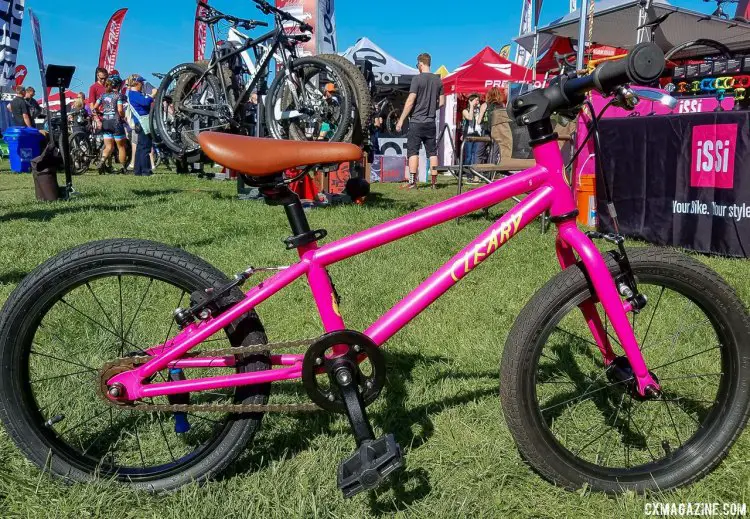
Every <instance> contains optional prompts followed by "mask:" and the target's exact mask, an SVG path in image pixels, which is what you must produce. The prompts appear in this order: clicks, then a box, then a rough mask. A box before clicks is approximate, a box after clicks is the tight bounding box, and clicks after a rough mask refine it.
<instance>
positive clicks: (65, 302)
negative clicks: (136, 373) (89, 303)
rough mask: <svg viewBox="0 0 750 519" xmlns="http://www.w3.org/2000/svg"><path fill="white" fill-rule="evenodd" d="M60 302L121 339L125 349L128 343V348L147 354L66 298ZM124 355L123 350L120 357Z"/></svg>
mask: <svg viewBox="0 0 750 519" xmlns="http://www.w3.org/2000/svg"><path fill="white" fill-rule="evenodd" d="M60 302H61V303H63V304H64V305H66V306H68V307H70V308H71V309H72V310H73V311H75V312H76V313H78V314H80V315H81V316H82V317H84V318H86V319H87V320H89V321H91V322H92V323H94V324H95V325H97V326H98V327H99V328H101V329H102V330H104V331H105V332H108V333H109V334H111V335H112V336H113V337H116V338H117V339H120V340H121V341H122V342H123V347H124V343H127V344H128V346H132V347H133V348H136V349H137V350H138V351H140V352H141V353H143V354H146V352H145V351H143V350H142V349H141V348H139V347H138V346H136V345H135V344H133V343H131V342H129V341H126V340H125V339H124V338H123V337H121V336H120V335H118V334H117V332H114V331H112V330H110V329H109V328H107V327H106V326H104V325H103V324H102V323H100V322H99V321H97V320H96V319H93V318H92V317H90V316H89V315H87V314H85V313H84V312H82V311H81V310H79V309H77V308H76V307H74V306H73V305H71V304H70V303H68V302H67V301H66V300H65V299H64V298H61V299H60ZM122 354H123V350H122V348H121V349H120V356H122Z"/></svg>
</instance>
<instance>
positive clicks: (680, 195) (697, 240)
mask: <svg viewBox="0 0 750 519" xmlns="http://www.w3.org/2000/svg"><path fill="white" fill-rule="evenodd" d="M600 135H601V144H602V157H601V163H602V168H603V169H604V174H605V175H606V178H607V180H608V185H609V187H610V190H611V192H612V198H613V200H614V204H615V209H616V210H617V215H618V219H619V223H620V232H621V233H622V234H625V235H627V236H632V237H636V238H640V239H643V240H646V241H648V242H651V243H655V244H658V245H669V246H674V247H683V248H687V249H692V250H695V251H699V252H707V253H715V254H721V255H727V256H736V257H745V258H747V257H750V255H749V254H750V112H716V113H702V114H682V115H668V116H641V117H628V118H623V119H605V120H602V121H601V122H600ZM597 179H598V180H597V217H598V221H599V228H600V230H602V231H604V232H611V231H614V228H613V226H612V221H611V218H610V216H609V213H608V211H607V201H606V197H605V192H604V182H603V176H602V173H601V171H597Z"/></svg>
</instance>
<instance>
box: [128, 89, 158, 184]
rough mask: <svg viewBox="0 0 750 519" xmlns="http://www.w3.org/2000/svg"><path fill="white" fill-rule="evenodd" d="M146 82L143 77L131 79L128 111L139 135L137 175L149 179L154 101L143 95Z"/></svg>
mask: <svg viewBox="0 0 750 519" xmlns="http://www.w3.org/2000/svg"><path fill="white" fill-rule="evenodd" d="M145 82H146V80H145V79H143V77H141V76H137V77H134V78H132V79H131V82H130V90H129V91H128V105H129V107H128V109H129V110H130V111H131V117H132V120H133V132H135V134H136V135H138V145H137V147H136V150H135V167H134V170H135V174H136V175H137V176H146V177H147V176H150V175H151V174H152V173H153V171H152V164H151V148H152V147H153V141H152V140H151V128H150V126H149V121H148V116H149V113H150V112H151V105H153V103H154V99H153V97H151V96H149V95H145V94H144V93H143V84H144V83H145Z"/></svg>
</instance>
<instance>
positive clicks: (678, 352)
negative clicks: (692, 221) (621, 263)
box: [501, 249, 750, 493]
mask: <svg viewBox="0 0 750 519" xmlns="http://www.w3.org/2000/svg"><path fill="white" fill-rule="evenodd" d="M630 261H631V265H632V268H633V273H634V274H635V277H636V279H637V281H638V287H639V289H640V290H641V291H642V292H643V293H644V294H645V295H646V296H647V297H648V300H649V303H648V305H647V306H646V308H645V309H643V310H642V311H641V312H640V313H639V314H631V316H630V318H631V323H632V326H633V328H634V330H635V333H636V338H637V340H638V343H639V345H640V347H641V351H642V353H643V356H644V358H645V360H646V365H647V366H648V367H649V369H650V371H651V373H652V374H653V375H654V376H655V378H656V379H657V380H658V382H659V384H660V385H661V387H662V394H661V395H660V396H659V397H657V398H641V397H639V396H638V394H637V392H636V391H635V389H634V388H635V384H634V379H633V377H632V371H629V370H630V366H629V364H628V362H627V358H626V357H625V355H624V352H623V350H622V348H621V347H620V346H619V344H618V342H617V340H616V337H615V336H614V334H613V333H611V330H609V324H608V322H607V318H606V315H605V314H604V312H603V310H602V309H601V306H600V305H599V303H598V301H597V300H596V297H595V296H594V295H593V294H592V292H591V290H590V288H589V283H588V281H587V278H586V275H585V273H584V270H583V268H582V267H581V266H576V267H572V268H569V269H567V270H565V271H564V272H562V273H560V274H559V275H558V276H557V277H556V278H554V279H553V280H552V281H550V283H548V284H547V285H546V286H545V287H543V288H542V289H541V290H540V291H539V292H538V293H537V294H536V295H535V296H534V298H533V299H532V301H531V302H530V303H529V304H528V306H527V307H526V308H525V309H524V310H523V312H522V313H521V314H520V315H519V317H518V319H517V320H516V323H515V325H514V326H513V329H512V330H511V332H510V335H509V337H508V341H507V343H506V346H505V351H504V354H503V362H502V369H501V380H502V384H501V396H502V402H503V412H504V414H505V418H506V422H507V424H508V427H509V429H510V431H511V433H512V434H513V437H514V439H515V440H516V443H517V445H518V448H519V450H520V451H521V454H522V455H523V457H524V458H525V459H526V460H527V461H528V462H529V463H530V464H531V465H532V466H533V467H534V468H536V469H537V470H538V471H539V472H540V473H541V474H542V475H543V476H544V477H546V478H547V479H549V480H551V481H553V482H555V483H556V484H559V485H561V486H563V487H565V488H567V489H570V490H573V489H577V488H580V487H582V486H584V485H588V486H589V487H590V488H592V489H593V490H597V491H604V492H608V493H616V492H623V491H626V490H634V491H637V492H643V491H646V490H657V489H658V490H667V489H670V488H674V487H677V486H682V485H686V484H689V483H691V482H693V481H695V480H696V479H698V478H700V477H702V476H704V475H706V474H707V473H708V472H709V471H711V470H712V469H713V468H714V467H716V465H717V464H718V463H719V462H720V461H721V460H722V459H723V458H724V456H726V454H727V452H728V450H729V448H730V446H731V445H732V444H733V443H734V441H735V440H736V439H737V437H738V436H739V434H740V433H741V431H742V429H743V428H744V426H745V424H746V422H747V419H748V410H749V409H750V319H749V318H748V314H747V311H746V309H745V307H744V305H743V304H742V302H741V301H740V300H739V298H738V297H737V295H736V294H735V293H734V291H733V290H732V289H731V288H730V287H729V286H727V285H726V283H725V282H724V281H723V280H722V279H721V278H720V277H719V276H718V275H717V274H716V273H714V272H713V271H711V270H709V269H708V268H706V267H705V266H703V265H702V264H700V263H698V262H696V261H694V260H692V259H691V258H689V257H687V256H685V255H683V254H678V253H676V252H672V251H667V250H660V249H635V250H633V251H632V252H631V253H630ZM609 264H610V265H609V266H610V271H611V272H612V273H613V274H614V273H617V272H618V267H617V264H616V263H615V262H614V261H613V260H612V259H611V258H610V262H609ZM589 303H591V304H593V305H594V307H595V308H596V309H597V311H598V312H599V315H600V317H601V319H602V322H603V323H604V325H605V328H606V329H607V330H606V331H607V333H608V336H609V340H610V342H611V344H612V347H613V349H614V351H615V353H616V354H618V355H620V357H618V359H617V361H615V362H612V363H611V364H609V365H608V366H606V365H605V364H604V362H603V359H602V355H601V353H600V352H599V350H598V348H597V345H596V344H595V343H594V341H593V339H592V335H591V332H590V331H589V329H588V326H587V323H586V321H585V319H584V318H583V314H582V312H581V311H580V310H579V306H580V305H582V304H589ZM628 374H629V376H628Z"/></svg>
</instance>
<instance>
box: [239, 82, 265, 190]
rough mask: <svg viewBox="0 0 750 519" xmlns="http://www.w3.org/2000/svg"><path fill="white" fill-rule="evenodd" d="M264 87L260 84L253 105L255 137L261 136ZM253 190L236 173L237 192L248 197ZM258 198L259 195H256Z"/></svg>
mask: <svg viewBox="0 0 750 519" xmlns="http://www.w3.org/2000/svg"><path fill="white" fill-rule="evenodd" d="M266 90H267V89H266V88H265V85H261V87H260V88H259V91H258V103H257V104H256V105H255V131H254V132H253V133H254V136H255V137H263V133H264V132H263V106H264V104H263V96H265V95H266ZM254 192H257V189H253V188H248V187H246V186H245V181H244V180H243V179H242V175H240V174H238V175H237V194H238V195H239V196H241V197H243V199H245V198H247V197H249V196H250V195H252V194H253V193H254ZM258 197H259V198H260V195H258Z"/></svg>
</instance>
